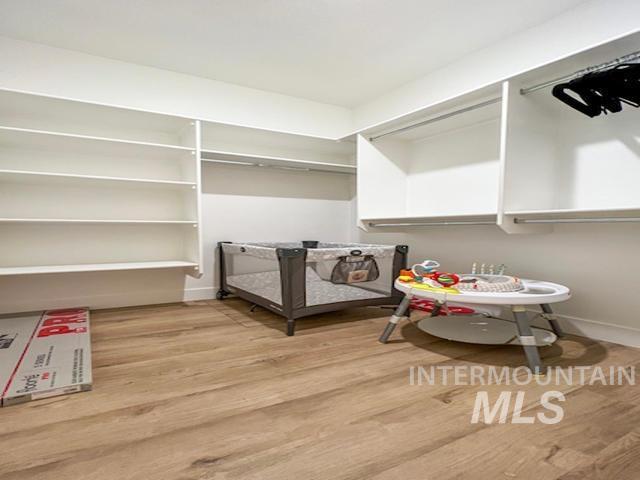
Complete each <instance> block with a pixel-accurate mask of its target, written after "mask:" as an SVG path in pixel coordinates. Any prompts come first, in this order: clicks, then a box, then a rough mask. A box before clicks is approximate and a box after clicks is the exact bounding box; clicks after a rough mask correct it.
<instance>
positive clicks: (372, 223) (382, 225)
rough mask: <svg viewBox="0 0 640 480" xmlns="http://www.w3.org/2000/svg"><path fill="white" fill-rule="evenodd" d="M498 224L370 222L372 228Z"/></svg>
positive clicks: (483, 223)
mask: <svg viewBox="0 0 640 480" xmlns="http://www.w3.org/2000/svg"><path fill="white" fill-rule="evenodd" d="M495 224H496V222H495V220H494V221H490V220H486V221H485V220H478V221H473V220H469V221H465V220H461V221H450V222H449V221H442V222H416V223H376V222H369V226H370V227H443V226H450V225H495Z"/></svg>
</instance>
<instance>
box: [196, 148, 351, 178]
mask: <svg viewBox="0 0 640 480" xmlns="http://www.w3.org/2000/svg"><path fill="white" fill-rule="evenodd" d="M200 156H201V158H202V161H203V162H213V163H228V164H236V165H245V166H250V167H258V166H268V167H281V168H288V169H292V170H294V169H296V170H312V171H325V172H337V173H351V174H355V173H356V170H357V167H356V166H355V165H348V164H342V163H330V162H317V161H313V160H299V159H293V158H286V157H273V156H268V155H257V154H251V153H235V152H226V151H222V150H210V149H203V150H202V151H201V154H200Z"/></svg>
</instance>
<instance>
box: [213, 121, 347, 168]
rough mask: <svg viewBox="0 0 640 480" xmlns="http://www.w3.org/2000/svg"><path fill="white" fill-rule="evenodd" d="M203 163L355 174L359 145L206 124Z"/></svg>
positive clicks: (232, 126)
mask: <svg viewBox="0 0 640 480" xmlns="http://www.w3.org/2000/svg"><path fill="white" fill-rule="evenodd" d="M202 159H203V161H210V162H220V163H227V164H237V165H246V166H265V167H280V168H292V169H299V170H321V171H332V172H339V173H355V144H354V143H353V142H351V141H346V140H345V141H338V140H331V139H325V138H317V137H309V136H304V135H295V134H290V133H283V132H273V131H267V130H260V129H257V128H248V127H240V126H235V125H223V124H219V123H212V122H203V126H202Z"/></svg>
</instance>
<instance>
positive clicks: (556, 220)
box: [513, 217, 640, 224]
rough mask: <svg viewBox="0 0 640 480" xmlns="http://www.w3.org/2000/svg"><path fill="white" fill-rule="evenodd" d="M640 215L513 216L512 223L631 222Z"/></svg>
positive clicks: (638, 218) (636, 220) (639, 218)
mask: <svg viewBox="0 0 640 480" xmlns="http://www.w3.org/2000/svg"><path fill="white" fill-rule="evenodd" d="M633 222H640V217H592V218H514V219H513V223H517V224H523V223H633Z"/></svg>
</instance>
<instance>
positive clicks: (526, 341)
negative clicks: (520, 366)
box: [511, 305, 543, 374]
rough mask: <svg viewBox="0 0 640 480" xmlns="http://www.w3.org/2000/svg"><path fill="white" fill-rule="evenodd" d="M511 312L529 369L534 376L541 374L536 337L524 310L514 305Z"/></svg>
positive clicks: (522, 307) (520, 306)
mask: <svg viewBox="0 0 640 480" xmlns="http://www.w3.org/2000/svg"><path fill="white" fill-rule="evenodd" d="M511 311H512V312H513V317H514V319H515V321H516V325H517V326H518V338H519V339H520V343H521V344H522V348H523V349H524V354H525V355H526V357H527V362H528V363H529V368H530V369H531V371H532V372H533V373H534V374H541V373H543V371H542V361H541V360H540V352H539V351H538V347H537V345H536V337H534V335H533V331H532V330H531V325H529V318H528V317H527V313H526V309H525V308H524V306H522V305H514V306H513V307H512V308H511Z"/></svg>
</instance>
